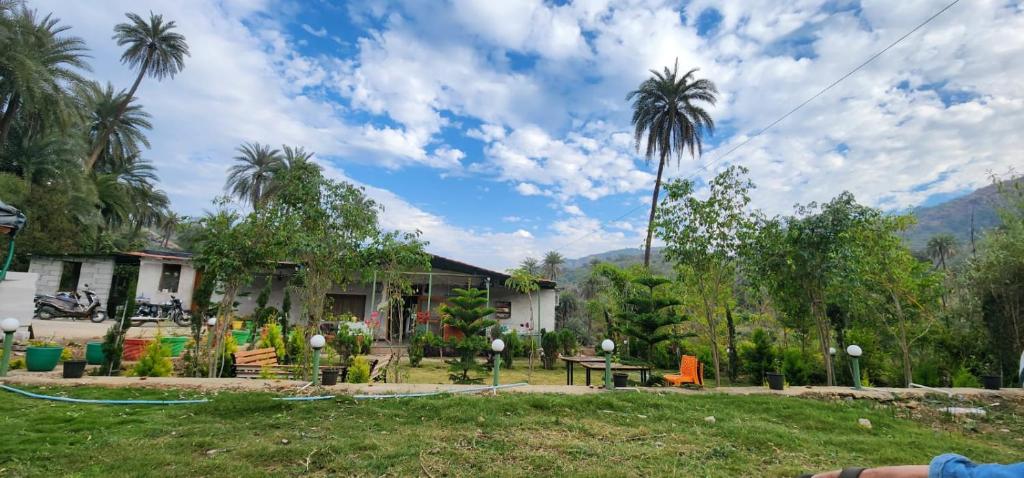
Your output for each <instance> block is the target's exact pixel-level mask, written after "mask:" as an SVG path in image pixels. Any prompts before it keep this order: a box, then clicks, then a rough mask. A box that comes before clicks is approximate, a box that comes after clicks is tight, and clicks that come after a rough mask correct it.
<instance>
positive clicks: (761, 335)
mask: <svg viewBox="0 0 1024 478" xmlns="http://www.w3.org/2000/svg"><path fill="white" fill-rule="evenodd" d="M774 341H775V340H774V338H773V337H772V336H771V335H770V334H769V333H768V332H766V331H765V330H764V329H754V332H753V333H751V334H750V341H744V342H740V343H739V345H738V346H737V347H736V349H737V351H738V352H739V356H740V362H741V363H742V364H743V367H742V370H743V372H744V373H745V374H746V375H747V377H748V378H749V379H750V381H751V383H755V384H761V382H763V381H764V374H765V372H769V371H771V370H770V369H771V367H772V363H773V362H775V359H776V356H775V352H774V350H773V347H772V343H773V342H774ZM701 360H703V359H701ZM705 370H709V371H712V373H713V370H714V367H707V368H705Z"/></svg>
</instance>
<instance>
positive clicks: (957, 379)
mask: <svg viewBox="0 0 1024 478" xmlns="http://www.w3.org/2000/svg"><path fill="white" fill-rule="evenodd" d="M953 386H954V387H957V388H981V381H979V380H978V377H975V376H974V374H972V373H971V371H970V369H968V368H967V367H965V366H963V365H961V366H960V368H958V369H957V370H956V373H954V374H953Z"/></svg>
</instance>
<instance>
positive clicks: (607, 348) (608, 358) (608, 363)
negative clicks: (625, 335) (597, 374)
mask: <svg viewBox="0 0 1024 478" xmlns="http://www.w3.org/2000/svg"><path fill="white" fill-rule="evenodd" d="M601 350H604V388H606V389H608V390H611V389H612V350H615V342H612V339H604V341H602V342H601Z"/></svg>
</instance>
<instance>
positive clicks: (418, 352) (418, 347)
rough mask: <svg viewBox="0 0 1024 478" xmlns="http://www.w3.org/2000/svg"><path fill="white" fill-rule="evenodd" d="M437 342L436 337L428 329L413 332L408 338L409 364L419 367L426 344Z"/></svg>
mask: <svg viewBox="0 0 1024 478" xmlns="http://www.w3.org/2000/svg"><path fill="white" fill-rule="evenodd" d="M437 342H438V340H437V337H436V336H435V335H434V333H433V332H431V331H429V330H417V331H416V332H413V335H412V339H410V340H409V365H410V366H413V367H419V366H420V362H422V361H423V354H424V351H425V350H426V348H427V346H428V345H434V344H436V343H437Z"/></svg>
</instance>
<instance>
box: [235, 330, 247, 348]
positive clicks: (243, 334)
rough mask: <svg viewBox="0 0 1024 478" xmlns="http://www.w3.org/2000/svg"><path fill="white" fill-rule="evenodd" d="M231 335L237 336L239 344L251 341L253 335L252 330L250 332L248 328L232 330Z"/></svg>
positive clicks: (236, 339) (236, 340)
mask: <svg viewBox="0 0 1024 478" xmlns="http://www.w3.org/2000/svg"><path fill="white" fill-rule="evenodd" d="M231 335H234V336H235V342H237V343H238V345H242V344H246V343H249V337H251V336H252V332H249V331H248V330H232V331H231Z"/></svg>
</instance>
